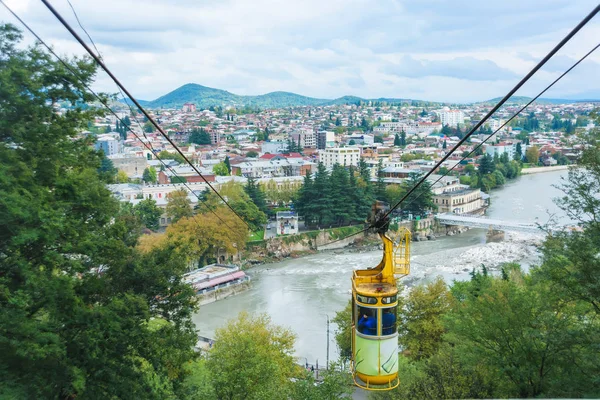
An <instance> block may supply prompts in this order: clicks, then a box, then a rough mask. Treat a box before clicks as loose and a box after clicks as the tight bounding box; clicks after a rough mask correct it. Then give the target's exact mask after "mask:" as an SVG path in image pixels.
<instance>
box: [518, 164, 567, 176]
mask: <svg viewBox="0 0 600 400" xmlns="http://www.w3.org/2000/svg"><path fill="white" fill-rule="evenodd" d="M568 169H569V166H568V165H554V166H552V167H534V168H523V169H522V170H521V174H523V175H528V174H541V173H542V172H554V171H566V170H568Z"/></svg>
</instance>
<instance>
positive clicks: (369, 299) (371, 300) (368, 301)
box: [356, 294, 377, 304]
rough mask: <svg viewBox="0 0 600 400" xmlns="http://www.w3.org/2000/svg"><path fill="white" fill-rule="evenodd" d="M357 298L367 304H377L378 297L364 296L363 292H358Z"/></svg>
mask: <svg viewBox="0 0 600 400" xmlns="http://www.w3.org/2000/svg"><path fill="white" fill-rule="evenodd" d="M356 299H357V300H358V301H360V302H361V303H365V304H377V298H376V297H368V296H363V295H361V294H356Z"/></svg>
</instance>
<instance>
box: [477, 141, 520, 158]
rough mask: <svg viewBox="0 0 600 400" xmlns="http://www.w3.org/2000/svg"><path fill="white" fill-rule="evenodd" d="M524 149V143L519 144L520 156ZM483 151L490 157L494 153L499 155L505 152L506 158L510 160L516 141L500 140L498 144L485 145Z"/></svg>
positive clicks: (513, 153) (515, 147)
mask: <svg viewBox="0 0 600 400" xmlns="http://www.w3.org/2000/svg"><path fill="white" fill-rule="evenodd" d="M526 150H527V146H526V145H525V144H521V156H524V155H525V151H526ZM485 152H486V153H487V154H488V155H490V156H492V157H494V156H496V155H497V156H498V157H500V156H502V154H504V153H507V154H508V158H509V159H510V160H512V159H514V157H515V153H516V152H517V143H512V142H500V143H498V144H490V145H487V146H485Z"/></svg>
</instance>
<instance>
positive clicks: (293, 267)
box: [193, 171, 567, 364]
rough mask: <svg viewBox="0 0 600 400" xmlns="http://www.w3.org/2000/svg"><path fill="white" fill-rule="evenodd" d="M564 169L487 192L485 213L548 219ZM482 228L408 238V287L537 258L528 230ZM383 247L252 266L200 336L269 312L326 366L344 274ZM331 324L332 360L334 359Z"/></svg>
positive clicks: (204, 321) (299, 349)
mask: <svg viewBox="0 0 600 400" xmlns="http://www.w3.org/2000/svg"><path fill="white" fill-rule="evenodd" d="M566 174H567V172H566V171H557V172H548V173H541V174H533V175H524V176H521V177H519V178H518V179H516V180H515V181H511V182H510V183H508V184H507V185H505V186H504V187H503V188H501V189H496V190H494V191H493V192H492V193H491V205H490V208H489V209H488V213H487V215H488V216H489V217H490V218H495V219H503V220H510V221H517V222H538V223H545V222H547V221H548V218H549V215H550V214H557V215H559V216H560V215H561V213H562V212H561V211H560V209H559V208H558V207H557V206H556V205H555V204H554V203H553V201H552V199H553V198H554V197H557V196H560V194H561V192H560V191H559V190H558V189H556V188H554V187H553V186H552V185H553V184H557V183H559V181H560V178H561V177H562V176H566ZM485 233H486V232H485V230H482V229H471V230H469V231H467V232H465V233H462V234H460V235H457V236H447V237H443V238H438V239H437V240H434V241H427V242H413V243H412V247H411V251H412V258H411V274H410V276H409V277H407V278H405V279H404V283H405V284H406V285H407V286H412V285H414V284H418V283H421V282H426V281H429V280H431V279H435V278H436V277H437V276H441V277H443V278H444V279H445V280H446V281H447V282H449V283H451V282H452V280H464V279H468V278H469V272H470V271H472V269H473V268H477V267H479V266H480V265H481V264H485V265H486V266H487V267H490V268H492V269H493V268H494V267H497V266H498V265H499V264H501V263H504V262H510V261H517V262H519V263H521V264H522V265H524V267H525V268H527V267H528V266H529V265H531V264H535V263H536V262H537V261H538V260H539V255H538V253H537V251H536V247H535V244H536V243H539V241H540V239H541V237H540V236H539V235H538V236H536V235H532V234H508V233H507V234H506V238H505V240H504V241H502V242H498V243H486V237H485ZM381 256H382V252H381V251H364V252H351V251H349V250H335V251H326V252H320V253H317V254H313V255H308V256H305V257H301V258H296V259H286V260H284V261H281V262H277V263H273V264H267V265H263V266H259V267H256V268H253V269H251V270H250V271H249V272H248V273H249V275H251V277H252V279H253V281H252V287H251V289H249V290H248V291H246V292H243V293H241V294H239V295H237V296H233V297H229V298H227V299H224V300H221V301H218V302H216V303H212V304H207V305H204V306H202V307H201V308H200V310H199V311H198V313H197V314H196V315H195V316H194V317H193V320H194V322H195V323H196V326H197V329H198V331H199V334H200V335H202V336H206V337H214V333H215V330H216V329H217V328H219V327H221V326H223V325H224V324H225V323H226V322H227V320H228V319H230V318H234V317H235V316H236V315H237V314H238V313H239V312H241V311H248V312H251V313H258V312H260V313H267V314H269V315H270V316H271V318H272V320H273V322H274V323H276V324H279V325H284V326H286V327H289V328H290V329H291V330H293V331H294V332H295V333H296V334H297V336H298V338H297V340H296V355H297V356H298V357H299V358H300V359H302V360H304V358H306V360H307V361H308V362H309V363H315V362H316V361H317V360H318V361H319V363H323V364H324V363H325V359H326V355H327V350H326V348H327V316H329V318H333V317H334V316H335V313H336V312H337V311H339V310H341V309H343V308H344V306H345V305H346V304H347V302H348V300H349V299H350V293H351V290H350V288H351V285H350V278H351V275H352V271H353V270H354V269H358V268H365V267H373V266H375V265H377V263H378V262H379V261H380V260H381ZM334 331H335V325H334V324H333V323H332V324H331V325H330V339H329V340H330V358H331V360H335V359H337V357H338V352H337V347H336V345H335V340H334V338H333V336H334Z"/></svg>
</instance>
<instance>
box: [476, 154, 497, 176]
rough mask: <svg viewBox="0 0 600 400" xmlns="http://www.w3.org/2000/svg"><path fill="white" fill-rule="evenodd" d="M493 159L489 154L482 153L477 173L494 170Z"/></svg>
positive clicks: (484, 173)
mask: <svg viewBox="0 0 600 400" xmlns="http://www.w3.org/2000/svg"><path fill="white" fill-rule="evenodd" d="M494 168H495V166H494V160H493V158H492V157H491V156H490V155H489V154H487V153H486V154H484V155H483V156H482V157H481V158H480V159H479V174H480V175H486V174H491V173H492V172H494Z"/></svg>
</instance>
